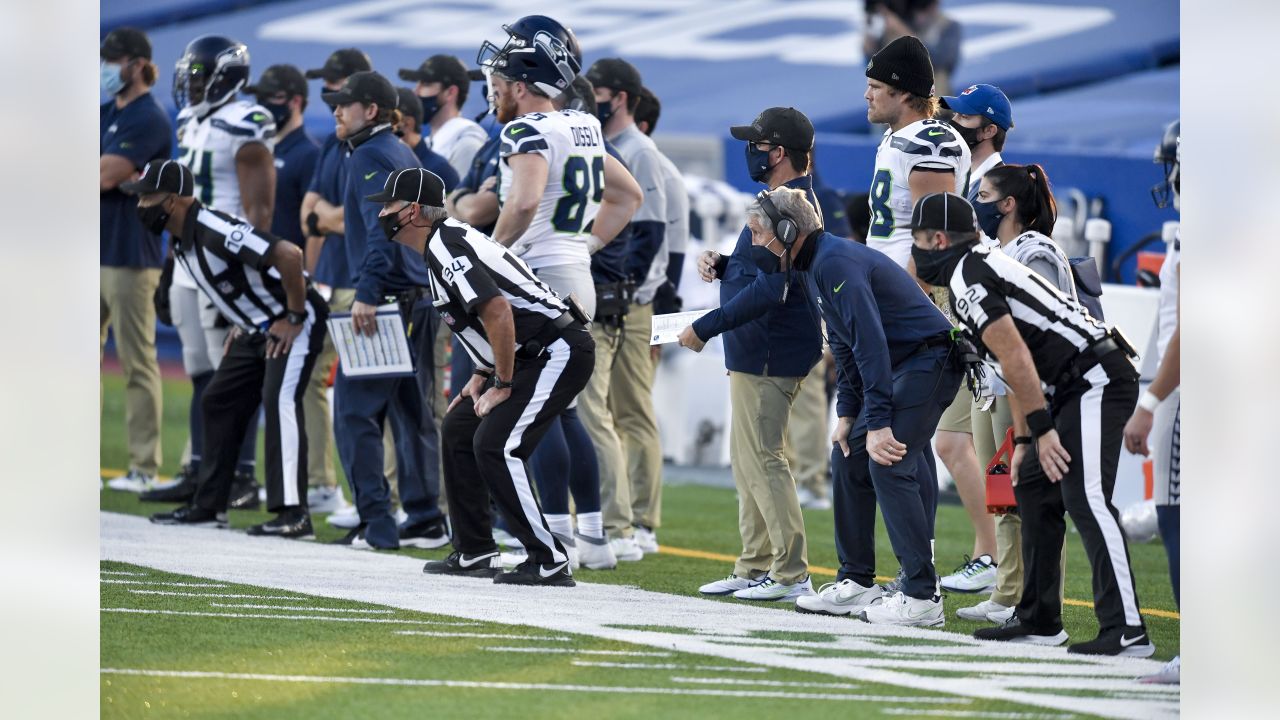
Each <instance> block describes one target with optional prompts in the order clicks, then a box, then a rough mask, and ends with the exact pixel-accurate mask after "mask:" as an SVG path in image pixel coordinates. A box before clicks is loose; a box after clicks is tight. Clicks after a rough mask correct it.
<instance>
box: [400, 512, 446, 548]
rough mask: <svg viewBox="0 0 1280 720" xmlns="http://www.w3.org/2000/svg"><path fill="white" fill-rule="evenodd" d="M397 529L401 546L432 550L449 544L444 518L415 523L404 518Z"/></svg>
mask: <svg viewBox="0 0 1280 720" xmlns="http://www.w3.org/2000/svg"><path fill="white" fill-rule="evenodd" d="M399 530H400V545H401V547H403V546H405V545H408V546H410V547H418V548H426V549H427V550H434V549H435V548H438V547H444V546H445V545H448V544H449V526H448V525H446V524H445V522H444V518H436V519H435V520H427V521H425V522H416V523H410V522H409V521H408V520H406V521H405V522H404V523H402V524H401V525H400V527H399Z"/></svg>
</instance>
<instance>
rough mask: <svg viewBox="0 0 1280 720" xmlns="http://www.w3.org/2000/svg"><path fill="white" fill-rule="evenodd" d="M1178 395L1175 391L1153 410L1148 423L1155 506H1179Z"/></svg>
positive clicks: (1179, 411)
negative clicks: (1152, 415)
mask: <svg viewBox="0 0 1280 720" xmlns="http://www.w3.org/2000/svg"><path fill="white" fill-rule="evenodd" d="M1181 405H1182V403H1181V392H1180V391H1179V390H1178V389H1175V390H1174V391H1173V392H1171V393H1169V396H1168V397H1166V398H1165V399H1164V402H1162V403H1160V405H1159V406H1158V407H1157V408H1156V411H1155V413H1154V417H1153V419H1152V423H1151V436H1150V437H1149V438H1148V444H1149V446H1150V448H1151V461H1152V465H1154V468H1153V470H1154V473H1153V476H1152V477H1153V480H1154V483H1153V486H1152V498H1154V499H1155V502H1156V505H1179V504H1180V496H1181V494H1182V492H1181V488H1180V481H1181V478H1180V473H1179V465H1180V464H1181V462H1180V455H1181V453H1180V451H1179V445H1180V443H1181V439H1180V437H1179V435H1180V434H1181V432H1180V430H1181V427H1180V426H1181V422H1180V419H1181V416H1182V407H1181Z"/></svg>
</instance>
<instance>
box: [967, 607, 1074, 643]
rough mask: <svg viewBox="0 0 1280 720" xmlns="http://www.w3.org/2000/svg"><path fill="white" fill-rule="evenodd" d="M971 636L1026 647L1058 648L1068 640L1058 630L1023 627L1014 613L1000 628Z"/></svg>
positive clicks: (1063, 631) (987, 629)
mask: <svg viewBox="0 0 1280 720" xmlns="http://www.w3.org/2000/svg"><path fill="white" fill-rule="evenodd" d="M973 636H974V637H975V638H977V639H979V640H1001V641H1003V642H1012V643H1025V644H1028V645H1050V646H1054V647H1056V646H1058V645H1061V644H1062V643H1064V642H1066V641H1067V639H1068V636H1067V631H1066V630H1062V629H1059V630H1058V632H1056V633H1050V632H1045V631H1043V630H1036V629H1035V628H1033V627H1031V626H1030V625H1023V624H1022V621H1021V620H1019V619H1018V615H1017V613H1016V612H1015V613H1014V615H1013V617H1011V618H1009V619H1008V620H1006V621H1005V623H1004V624H1003V625H1001V626H1000V627H989V628H978V629H977V630H974V631H973Z"/></svg>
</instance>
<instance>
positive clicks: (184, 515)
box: [151, 505, 227, 529]
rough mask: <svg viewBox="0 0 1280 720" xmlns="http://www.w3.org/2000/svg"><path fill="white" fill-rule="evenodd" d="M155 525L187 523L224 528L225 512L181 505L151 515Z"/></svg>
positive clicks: (194, 525)
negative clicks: (168, 510)
mask: <svg viewBox="0 0 1280 720" xmlns="http://www.w3.org/2000/svg"><path fill="white" fill-rule="evenodd" d="M151 522H153V523H155V524H156V525H187V526H190V527H215V528H219V529H226V527H227V514H226V513H225V512H214V511H212V510H205V509H204V508H202V507H196V506H195V505H183V506H181V507H179V508H176V509H174V510H172V511H170V512H163V513H156V514H155V515H152V516H151Z"/></svg>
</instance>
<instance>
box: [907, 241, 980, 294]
mask: <svg viewBox="0 0 1280 720" xmlns="http://www.w3.org/2000/svg"><path fill="white" fill-rule="evenodd" d="M971 247H973V243H965V244H963V245H952V246H951V247H949V248H946V249H945V250H925V249H924V248H922V247H919V246H917V245H912V246H911V259H912V260H915V261H916V277H918V278H920V279H921V280H923V281H925V282H927V283H929V284H930V285H942V286H945V285H947V284H949V283H950V282H951V276H952V275H953V274H955V271H956V266H957V265H959V264H960V259H961V258H963V257H964V256H965V254H966V253H968V252H969V249H970V248H971Z"/></svg>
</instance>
